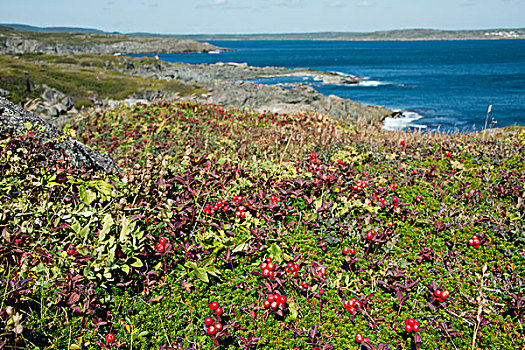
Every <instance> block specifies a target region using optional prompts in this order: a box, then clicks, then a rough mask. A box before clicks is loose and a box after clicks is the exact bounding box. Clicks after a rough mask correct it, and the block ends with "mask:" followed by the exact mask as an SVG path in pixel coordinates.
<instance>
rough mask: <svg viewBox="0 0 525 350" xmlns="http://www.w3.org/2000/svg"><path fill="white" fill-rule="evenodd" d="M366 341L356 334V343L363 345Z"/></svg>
mask: <svg viewBox="0 0 525 350" xmlns="http://www.w3.org/2000/svg"><path fill="white" fill-rule="evenodd" d="M363 340H364V338H363V336H362V335H361V334H356V335H355V341H356V342H358V343H362V342H363Z"/></svg>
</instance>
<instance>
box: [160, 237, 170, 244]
mask: <svg viewBox="0 0 525 350" xmlns="http://www.w3.org/2000/svg"><path fill="white" fill-rule="evenodd" d="M159 243H160V244H162V245H166V244H168V239H167V238H166V237H161V239H159Z"/></svg>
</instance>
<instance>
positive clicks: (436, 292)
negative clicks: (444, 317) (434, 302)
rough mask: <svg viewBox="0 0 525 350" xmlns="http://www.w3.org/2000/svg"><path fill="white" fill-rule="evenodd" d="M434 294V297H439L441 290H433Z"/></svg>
mask: <svg viewBox="0 0 525 350" xmlns="http://www.w3.org/2000/svg"><path fill="white" fill-rule="evenodd" d="M434 295H435V296H436V297H438V298H441V291H440V290H439V289H436V290H435V291H434Z"/></svg>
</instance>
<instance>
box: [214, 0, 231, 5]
mask: <svg viewBox="0 0 525 350" xmlns="http://www.w3.org/2000/svg"><path fill="white" fill-rule="evenodd" d="M226 4H228V0H212V2H211V3H210V5H211V6H223V5H226Z"/></svg>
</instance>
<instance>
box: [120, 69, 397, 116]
mask: <svg viewBox="0 0 525 350" xmlns="http://www.w3.org/2000/svg"><path fill="white" fill-rule="evenodd" d="M126 68H127V69H124V70H121V72H122V73H125V74H131V75H136V76H140V77H144V78H155V79H162V80H168V81H169V80H178V81H181V82H183V83H190V84H200V85H202V86H204V87H205V89H206V92H205V93H203V94H201V95H196V96H192V97H191V99H193V100H196V101H198V102H201V103H217V104H221V105H224V106H233V107H237V108H239V107H241V108H242V107H245V108H249V109H255V110H258V111H261V112H262V111H266V110H268V111H272V112H276V113H298V112H310V111H312V112H317V113H326V114H330V115H332V116H333V117H335V118H349V119H353V120H355V119H360V120H362V121H364V122H370V121H372V120H378V121H382V120H383V119H384V118H385V117H387V116H389V115H392V113H393V112H392V111H390V110H388V109H386V108H383V107H381V106H367V105H363V104H361V103H359V102H354V101H351V100H349V99H343V98H340V97H337V96H333V95H331V96H325V95H323V94H321V93H320V92H318V91H316V90H315V89H314V88H312V87H310V86H308V85H307V84H306V83H304V84H302V83H298V84H294V85H295V86H292V87H291V88H288V89H287V88H286V87H283V86H278V85H263V84H256V83H253V82H249V81H247V80H250V79H256V78H268V77H289V76H296V77H311V78H313V79H314V80H316V81H320V82H322V83H324V84H357V83H359V82H360V81H361V79H360V78H359V77H356V76H344V75H340V74H336V73H331V72H323V71H315V70H308V69H287V68H283V67H253V66H248V65H247V64H246V63H233V62H229V63H223V62H219V63H216V64H198V65H191V64H186V63H168V62H163V61H157V62H155V63H154V64H144V63H140V61H139V60H130V61H129V62H128V64H127V67H126ZM158 93H159V94H160V95H162V92H158ZM161 98H163V99H169V97H168V96H163V97H161Z"/></svg>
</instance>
